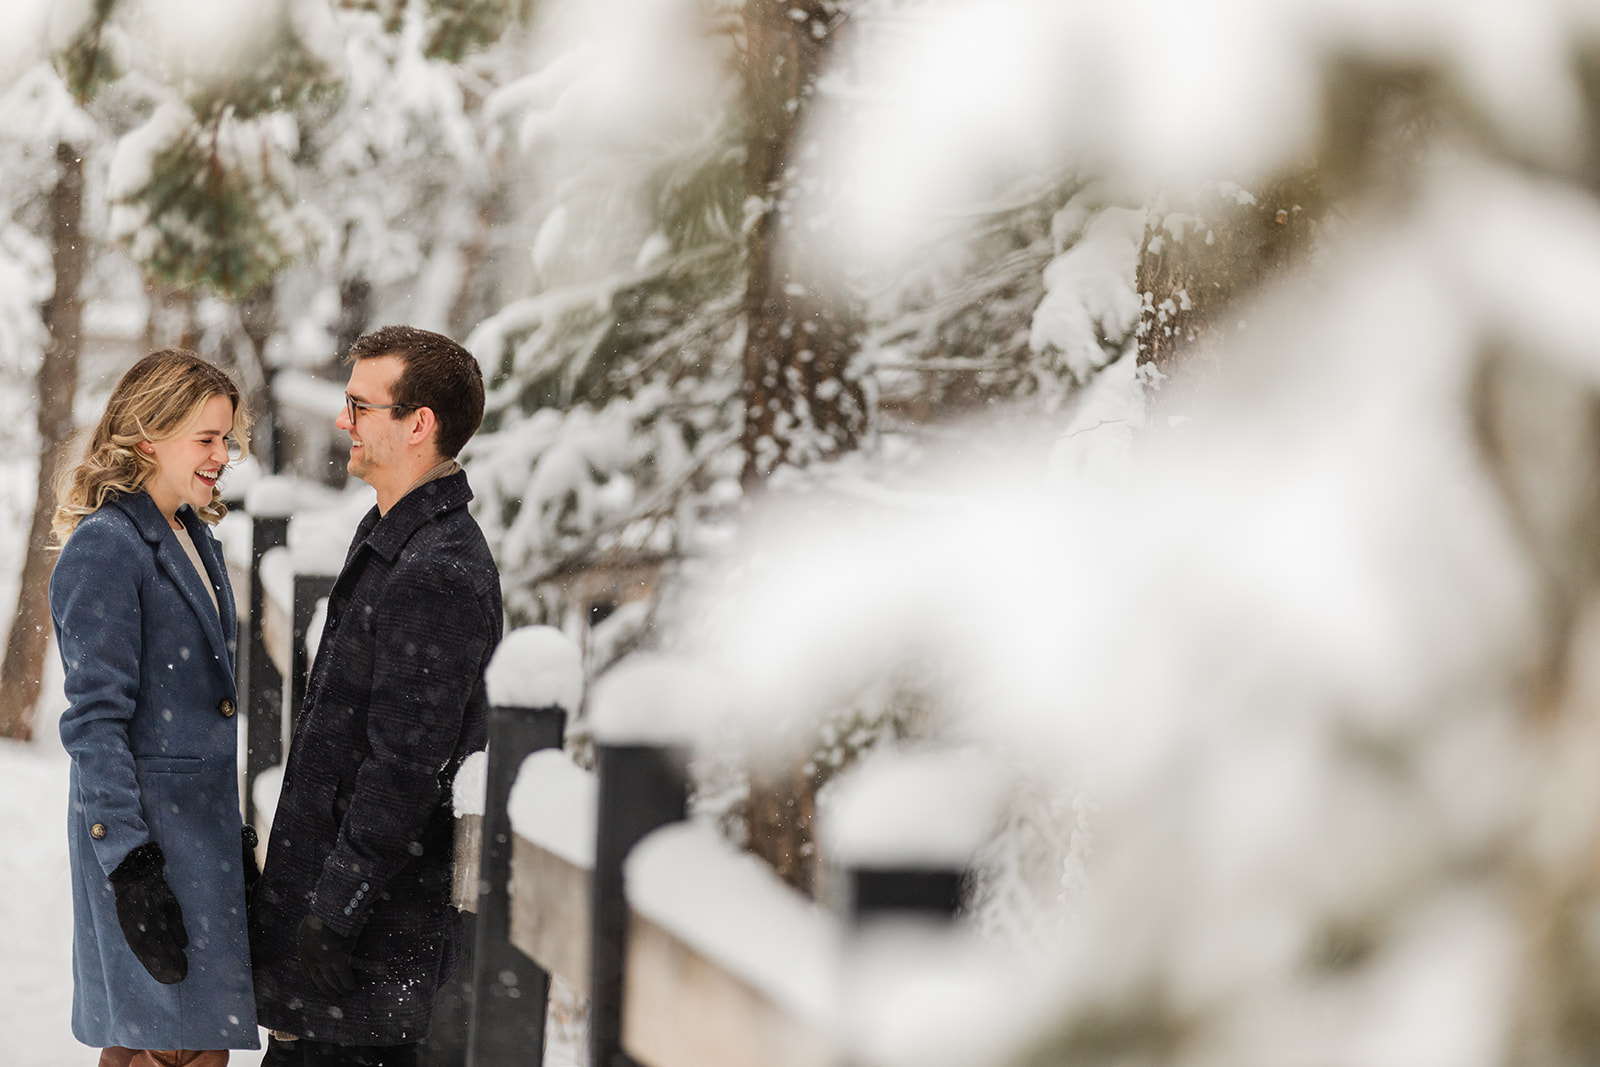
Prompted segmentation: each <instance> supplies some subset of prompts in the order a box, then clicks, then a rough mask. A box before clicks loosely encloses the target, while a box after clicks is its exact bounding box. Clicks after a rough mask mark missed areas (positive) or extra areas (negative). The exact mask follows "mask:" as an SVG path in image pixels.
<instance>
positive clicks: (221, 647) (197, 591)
mask: <svg viewBox="0 0 1600 1067" xmlns="http://www.w3.org/2000/svg"><path fill="white" fill-rule="evenodd" d="M116 504H117V506H118V507H120V508H121V509H122V510H123V511H124V512H126V513H127V515H128V517H129V518H131V519H132V520H133V522H134V525H136V526H137V527H138V528H139V532H140V534H142V535H143V536H144V539H145V540H146V541H149V542H150V543H151V544H153V545H155V550H156V562H157V563H159V564H160V565H161V569H162V570H164V571H166V572H167V577H169V578H171V579H172V584H173V585H175V586H177V587H178V591H179V592H180V593H182V594H183V598H184V600H186V601H188V602H189V608H190V610H191V611H193V612H194V613H195V616H196V617H197V618H198V619H199V620H200V627H201V629H203V630H204V631H205V634H206V640H207V641H209V642H210V644H211V651H212V653H213V654H214V655H215V656H216V657H217V660H218V661H219V662H221V663H222V665H223V666H224V667H225V668H226V669H227V671H228V677H229V678H232V677H233V649H232V648H231V647H229V644H228V639H227V633H228V632H229V631H231V630H232V628H233V627H234V626H236V625H237V622H238V620H237V619H236V618H234V607H233V597H232V596H231V595H230V587H229V585H228V584H227V582H228V578H227V568H226V567H225V566H223V565H222V560H221V559H220V556H219V554H218V552H217V551H216V546H215V545H213V544H212V543H211V538H209V537H207V536H206V534H205V531H204V530H200V531H196V530H195V525H196V524H199V523H200V519H199V518H198V517H197V516H195V515H194V514H193V513H192V512H191V513H189V514H187V515H185V514H184V513H183V512H182V511H180V512H179V514H180V515H182V516H183V519H182V521H183V522H184V523H185V525H186V526H187V528H188V529H189V536H190V538H191V539H192V540H193V541H194V545H195V549H196V551H198V552H199V553H200V558H201V560H203V561H204V562H205V565H206V569H207V570H208V571H209V572H210V574H209V575H208V576H207V577H208V578H209V580H210V581H211V584H212V587H213V588H215V589H216V590H217V608H218V609H221V611H222V612H226V613H227V616H228V617H227V618H226V619H225V618H222V617H221V615H220V613H219V611H218V610H217V609H213V608H212V606H211V596H210V594H208V593H207V592H206V590H205V586H203V585H202V584H201V580H202V579H201V577H200V574H199V572H198V571H196V570H195V569H194V564H193V563H191V562H190V561H189V555H188V553H186V552H185V551H184V550H183V546H182V545H180V544H179V543H178V536H177V534H175V533H173V531H172V528H171V527H170V526H168V525H167V520H166V517H165V516H163V515H162V514H161V509H160V508H157V507H156V505H155V501H153V500H151V499H150V496H149V494H147V493H139V494H137V495H136V496H131V497H124V498H123V499H121V500H118V501H116ZM219 573H220V575H221V580H220V581H219V580H218V575H219Z"/></svg>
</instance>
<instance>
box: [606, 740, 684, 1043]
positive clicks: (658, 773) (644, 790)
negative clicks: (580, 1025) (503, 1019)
mask: <svg viewBox="0 0 1600 1067" xmlns="http://www.w3.org/2000/svg"><path fill="white" fill-rule="evenodd" d="M595 772H596V775H597V782H596V785H597V788H598V791H599V810H598V811H597V813H596V816H597V837H596V840H595V855H594V883H593V897H592V920H591V921H592V923H593V926H592V932H591V935H590V946H589V951H590V956H589V1064H590V1067H634V1061H633V1059H632V1058H631V1057H629V1056H628V1055H627V1053H625V1052H624V1051H623V1050H622V980H623V973H624V968H625V967H626V963H627V961H626V954H627V939H628V901H627V898H626V897H625V896H624V894H623V884H622V861H623V859H624V858H625V857H626V856H627V854H628V850H629V849H631V848H632V847H633V846H634V845H636V844H637V843H638V842H639V840H640V839H641V838H643V837H644V836H645V835H646V834H648V833H650V831H652V830H655V829H658V828H660V827H662V826H665V825H667V824H668V823H673V822H680V821H682V820H683V819H684V818H686V817H687V815H688V807H689V785H688V754H687V752H686V751H685V750H684V749H683V748H681V747H677V746H670V747H668V746H658V745H638V744H608V743H599V744H597V745H596V746H595Z"/></svg>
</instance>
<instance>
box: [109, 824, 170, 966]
mask: <svg viewBox="0 0 1600 1067" xmlns="http://www.w3.org/2000/svg"><path fill="white" fill-rule="evenodd" d="M166 868H167V858H166V856H164V855H162V852H161V846H160V845H158V844H156V843H155V842H154V841H150V842H147V843H145V844H143V845H140V846H139V847H138V848H136V849H134V850H133V851H132V852H130V853H128V855H127V857H126V858H125V859H124V860H123V861H122V862H121V863H119V864H118V865H117V869H116V870H114V871H112V872H111V888H112V889H113V890H114V891H115V892H116V894H117V923H118V924H119V925H120V926H121V927H122V936H123V937H125V938H127V939H128V947H129V948H131V949H133V954H134V956H135V957H136V958H137V959H138V961H139V962H140V963H142V964H144V969H145V970H147V971H149V972H150V977H152V978H154V979H155V980H156V981H158V982H160V983H161V984H162V985H174V984H176V983H178V982H181V981H183V980H184V978H186V977H187V976H188V974H189V957H188V956H185V955H184V953H183V950H184V949H186V948H188V947H189V931H188V930H187V929H185V927H184V925H183V909H182V908H180V907H179V906H178V898H177V897H175V896H173V895H172V887H171V886H169V885H167V877H166V873H165V872H166Z"/></svg>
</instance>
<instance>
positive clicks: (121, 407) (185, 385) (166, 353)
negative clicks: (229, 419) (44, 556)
mask: <svg viewBox="0 0 1600 1067" xmlns="http://www.w3.org/2000/svg"><path fill="white" fill-rule="evenodd" d="M214 396H225V397H227V398H228V400H229V401H231V402H232V404H233V428H232V430H231V431H230V433H231V435H232V437H233V439H234V440H235V441H237V442H238V443H239V448H240V452H241V455H243V454H248V451H249V447H250V410H249V408H248V407H247V406H246V404H245V402H244V399H243V397H241V396H240V394H239V387H238V386H237V385H235V384H234V383H233V379H232V378H230V377H228V375H227V374H226V373H224V372H223V371H221V370H220V369H218V368H217V367H214V366H212V365H211V364H210V363H207V362H206V361H205V360H203V359H201V358H200V357H199V356H197V355H195V354H194V353H193V352H191V351H189V350H188V349H185V348H164V349H161V350H160V351H158V352H152V353H150V354H149V355H148V356H145V357H144V358H143V359H141V360H140V361H139V362H137V363H135V364H134V365H133V366H132V367H130V368H129V369H128V373H126V374H124V375H123V376H122V380H121V381H120V382H118V383H117V387H116V388H115V389H113V390H112V391H111V399H110V400H109V401H108V402H107V403H106V410H105V414H103V415H101V416H100V422H99V424H98V425H97V426H95V428H94V431H93V433H91V434H90V435H89V441H88V445H87V446H86V448H85V450H84V455H83V459H82V460H80V461H79V462H78V463H76V464H69V465H63V467H62V469H61V471H60V472H59V473H58V474H57V475H56V478H55V497H56V513H55V519H54V520H53V521H52V523H51V527H52V529H53V530H54V533H55V541H56V547H57V548H59V547H60V546H62V545H64V544H66V542H67V538H68V537H71V536H72V531H73V530H76V529H77V528H78V523H79V522H80V521H82V519H83V517H84V516H86V515H92V514H94V513H95V512H96V511H98V510H99V509H100V507H101V506H102V505H104V504H105V503H106V502H107V501H108V500H114V499H116V498H118V497H122V496H131V495H133V494H134V493H137V492H139V491H140V490H141V489H143V488H144V486H145V483H146V482H148V481H149V480H150V479H151V477H153V476H154V475H155V473H156V471H157V470H158V464H157V463H156V458H155V457H154V456H152V455H149V454H147V453H145V452H143V451H141V450H140V449H139V448H138V447H137V446H138V445H139V443H140V442H142V441H165V440H167V439H168V438H170V437H175V436H176V435H177V434H178V433H179V432H181V431H182V430H183V428H184V427H185V426H187V425H188V424H189V421H190V420H191V419H193V418H194V417H195V416H196V415H197V414H199V412H200V409H201V408H202V407H204V406H205V403H206V401H208V400H210V399H211V398H212V397H214ZM227 511H228V509H227V507H226V506H225V505H224V504H223V503H222V494H221V493H220V492H219V491H218V490H217V489H215V488H213V489H212V490H211V503H210V504H207V505H206V506H205V507H203V508H201V509H200V517H201V518H202V519H204V520H205V521H206V522H211V523H215V522H217V521H219V520H220V519H221V518H222V516H223V515H225V514H227Z"/></svg>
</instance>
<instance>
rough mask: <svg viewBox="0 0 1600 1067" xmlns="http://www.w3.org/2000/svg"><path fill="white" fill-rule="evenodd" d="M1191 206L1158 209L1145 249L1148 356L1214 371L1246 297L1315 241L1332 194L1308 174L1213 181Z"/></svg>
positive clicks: (1142, 319) (1143, 354)
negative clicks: (1254, 185)
mask: <svg viewBox="0 0 1600 1067" xmlns="http://www.w3.org/2000/svg"><path fill="white" fill-rule="evenodd" d="M1184 207H1185V208H1186V209H1187V210H1181V211H1172V210H1168V206H1167V205H1162V206H1161V207H1160V208H1158V209H1156V210H1154V211H1152V212H1151V213H1150V225H1149V227H1148V228H1147V229H1146V231H1145V239H1144V247H1143V249H1142V250H1141V254H1140V257H1139V271H1138V278H1137V285H1138V291H1139V295H1140V298H1141V299H1142V300H1143V303H1144V307H1143V310H1142V311H1141V312H1140V315H1139V328H1138V338H1139V363H1140V364H1141V365H1142V364H1152V365H1154V366H1155V368H1156V369H1157V370H1159V371H1161V372H1162V373H1163V374H1170V373H1172V371H1173V369H1174V368H1175V366H1176V364H1175V361H1178V362H1181V363H1182V365H1183V369H1184V371H1185V372H1186V373H1201V374H1204V373H1206V372H1207V370H1208V369H1209V368H1210V367H1211V365H1212V362H1213V360H1214V359H1215V355H1216V352H1217V351H1219V350H1220V348H1221V347H1222V345H1223V343H1224V342H1225V340H1226V338H1227V337H1228V336H1229V335H1231V334H1232V333H1234V332H1236V331H1237V330H1238V328H1239V323H1238V320H1237V317H1236V316H1235V315H1234V314H1233V312H1234V310H1235V309H1236V308H1237V307H1238V305H1239V303H1240V302H1241V301H1242V300H1244V299H1246V298H1248V297H1249V296H1251V295H1252V294H1254V293H1256V292H1258V291H1259V290H1260V289H1261V287H1262V285H1263V284H1264V283H1265V282H1266V281H1267V280H1268V279H1269V276H1270V275H1272V274H1274V273H1276V272H1278V271H1281V270H1282V269H1283V268H1284V267H1285V266H1287V265H1288V264H1289V263H1290V262H1291V261H1292V260H1293V259H1294V258H1296V257H1297V256H1299V255H1300V254H1302V253H1303V252H1305V251H1306V250H1307V249H1309V248H1310V247H1311V242H1312V240H1313V239H1314V237H1315V233H1316V226H1317V223H1318V222H1319V221H1320V219H1321V217H1322V196H1321V193H1320V191H1319V188H1318V185H1317V181H1316V179H1315V178H1314V177H1310V176H1308V177H1305V178H1302V179H1296V180H1290V181H1286V182H1283V183H1280V184H1279V185H1276V186H1274V187H1272V188H1270V189H1268V190H1266V191H1265V192H1263V193H1261V194H1260V195H1258V196H1253V195H1251V194H1249V193H1247V192H1244V191H1243V190H1232V191H1224V190H1220V189H1211V190H1207V191H1206V192H1204V193H1199V194H1196V195H1195V196H1194V197H1192V198H1191V199H1190V202H1189V203H1188V204H1185V205H1184Z"/></svg>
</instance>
